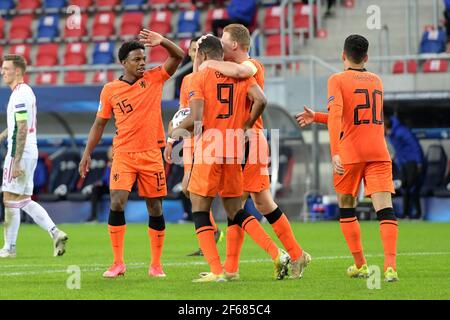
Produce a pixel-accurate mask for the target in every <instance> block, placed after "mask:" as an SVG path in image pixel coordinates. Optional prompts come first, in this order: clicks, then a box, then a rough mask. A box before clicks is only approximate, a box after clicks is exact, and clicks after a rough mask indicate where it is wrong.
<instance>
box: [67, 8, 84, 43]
mask: <svg viewBox="0 0 450 320" xmlns="http://www.w3.org/2000/svg"><path fill="white" fill-rule="evenodd" d="M78 17H79V18H77V17H76V16H75V15H70V16H69V17H68V18H67V20H66V24H65V25H66V26H65V28H64V37H65V38H80V37H83V36H86V35H87V21H88V15H87V14H86V13H82V14H80V15H79V16H78ZM79 19H80V20H79Z"/></svg>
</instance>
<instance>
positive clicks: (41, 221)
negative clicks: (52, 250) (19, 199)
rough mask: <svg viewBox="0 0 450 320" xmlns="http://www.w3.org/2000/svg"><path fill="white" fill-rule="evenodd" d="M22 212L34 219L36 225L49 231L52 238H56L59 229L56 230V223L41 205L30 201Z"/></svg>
mask: <svg viewBox="0 0 450 320" xmlns="http://www.w3.org/2000/svg"><path fill="white" fill-rule="evenodd" d="M22 210H23V211H25V212H26V213H27V214H28V215H29V216H30V217H31V218H33V220H34V222H35V223H36V224H38V225H39V226H40V227H41V228H42V229H44V230H45V231H47V232H48V233H49V234H50V236H51V237H52V238H54V236H55V234H56V233H57V232H58V228H56V226H55V223H54V222H53V221H52V219H51V218H50V217H49V216H48V213H47V211H45V209H44V208H43V207H42V206H41V205H40V204H39V203H37V202H34V201H30V202H29V203H28V204H26V205H25V206H23V207H22Z"/></svg>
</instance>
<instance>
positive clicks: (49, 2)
mask: <svg viewBox="0 0 450 320" xmlns="http://www.w3.org/2000/svg"><path fill="white" fill-rule="evenodd" d="M66 5H67V1H66V0H45V1H44V8H45V9H50V8H55V9H62V8H64V7H65V6H66Z"/></svg>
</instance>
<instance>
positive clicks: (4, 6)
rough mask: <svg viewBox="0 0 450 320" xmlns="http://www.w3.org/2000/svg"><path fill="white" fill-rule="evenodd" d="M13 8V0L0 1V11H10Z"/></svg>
mask: <svg viewBox="0 0 450 320" xmlns="http://www.w3.org/2000/svg"><path fill="white" fill-rule="evenodd" d="M13 8H14V0H2V1H0V10H10V9H13Z"/></svg>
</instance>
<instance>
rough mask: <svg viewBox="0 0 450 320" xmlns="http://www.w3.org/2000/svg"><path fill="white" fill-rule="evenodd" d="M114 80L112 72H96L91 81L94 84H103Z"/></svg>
mask: <svg viewBox="0 0 450 320" xmlns="http://www.w3.org/2000/svg"><path fill="white" fill-rule="evenodd" d="M113 80H114V71H108V72H105V71H97V72H96V73H95V75H94V78H93V79H92V82H94V83H105V82H111V81H113Z"/></svg>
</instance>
